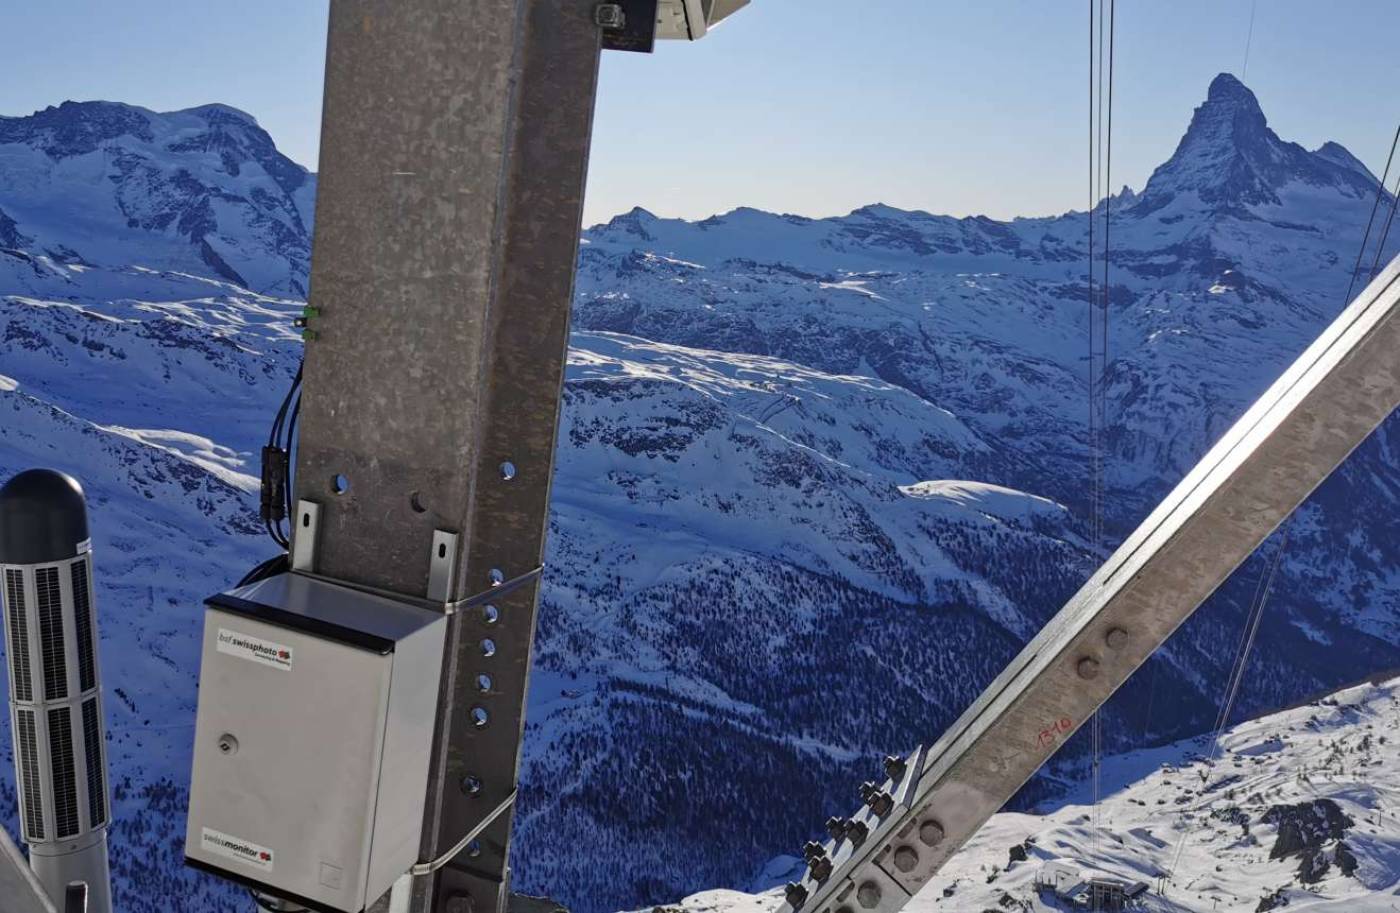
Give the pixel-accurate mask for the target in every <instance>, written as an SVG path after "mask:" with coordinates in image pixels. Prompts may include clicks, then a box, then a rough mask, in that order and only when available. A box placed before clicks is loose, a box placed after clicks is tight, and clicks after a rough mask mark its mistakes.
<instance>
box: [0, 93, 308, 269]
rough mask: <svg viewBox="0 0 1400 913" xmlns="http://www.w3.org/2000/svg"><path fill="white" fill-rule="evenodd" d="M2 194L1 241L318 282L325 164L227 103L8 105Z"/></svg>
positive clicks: (61, 252)
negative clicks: (158, 107)
mask: <svg viewBox="0 0 1400 913" xmlns="http://www.w3.org/2000/svg"><path fill="white" fill-rule="evenodd" d="M0 201H3V204H0V247H7V248H11V249H21V250H27V251H29V252H31V253H34V254H43V255H46V256H47V257H49V258H51V259H52V260H54V261H56V262H59V263H66V264H71V265H78V266H81V265H84V264H89V263H102V264H108V265H113V264H120V265H140V266H144V267H147V268H151V269H172V270H182V271H187V272H192V273H196V274H199V275H205V276H210V277H213V278H217V279H223V280H226V281H228V282H233V283H236V284H237V285H240V286H243V287H244V288H248V289H252V290H255V291H258V292H262V293H267V294H274V295H275V294H282V295H305V294H306V274H307V272H308V270H309V268H310V263H311V224H312V209H313V207H314V205H315V201H316V179H315V176H313V175H311V174H309V173H308V172H307V171H306V169H305V168H302V167H301V166H300V165H297V164H296V163H295V162H293V161H291V160H290V159H288V158H287V157H286V156H284V155H282V154H281V153H280V152H278V151H277V148H276V147H275V146H274V145H273V143H272V138H271V137H269V136H268V135H267V133H266V132H265V131H264V130H262V129H261V128H260V127H259V126H258V124H257V122H256V121H255V120H253V118H251V117H249V116H248V115H246V114H244V113H243V112H241V111H237V110H235V109H233V108H229V107H227V106H224V105H205V106H203V107H199V108H191V109H190V110H188V111H176V112H173V113H169V114H157V113H155V112H152V111H147V110H146V109H144V108H137V107H133V106H131V105H121V104H113V103H110V102H87V103H78V102H71V101H70V102H64V103H63V104H61V105H59V106H58V107H56V108H46V109H44V110H43V111H39V112H38V113H36V114H34V115H32V116H30V117H0ZM8 285H9V284H8V283H7V286H8ZM12 290H13V289H12V288H8V287H7V291H12Z"/></svg>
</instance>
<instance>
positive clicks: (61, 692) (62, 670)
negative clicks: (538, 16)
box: [34, 567, 68, 701]
mask: <svg viewBox="0 0 1400 913" xmlns="http://www.w3.org/2000/svg"><path fill="white" fill-rule="evenodd" d="M34 581H35V587H34V591H35V593H36V594H37V595H38V599H39V649H40V653H41V655H42V658H43V664H44V669H43V672H44V698H45V699H46V700H50V701H52V700H57V699H60V698H65V697H67V696H68V658H67V654H66V653H65V651H64V649H63V597H62V595H61V591H60V590H59V587H58V568H56V567H41V568H39V570H38V572H37V573H36V574H35V576H34Z"/></svg>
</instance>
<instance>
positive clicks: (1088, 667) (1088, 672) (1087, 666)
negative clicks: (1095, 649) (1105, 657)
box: [1075, 656, 1099, 680]
mask: <svg viewBox="0 0 1400 913" xmlns="http://www.w3.org/2000/svg"><path fill="white" fill-rule="evenodd" d="M1075 668H1076V671H1078V672H1079V677H1080V678H1082V679H1086V680H1088V679H1095V678H1098V677H1099V661H1098V660H1096V659H1094V658H1093V657H1092V656H1086V657H1084V658H1083V659H1081V660H1080V661H1079V665H1078V666H1076V667H1075Z"/></svg>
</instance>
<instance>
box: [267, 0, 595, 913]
mask: <svg viewBox="0 0 1400 913" xmlns="http://www.w3.org/2000/svg"><path fill="white" fill-rule="evenodd" d="M593 7H594V3H593V2H592V0H529V2H527V0H499V2H487V0H393V2H390V0H335V2H334V3H333V4H332V6H331V14H330V31H329V42H328V48H327V64H326V94H325V111H324V121H323V127H322V142H321V149H322V153H321V167H320V189H319V196H318V199H317V213H316V216H317V218H316V236H315V248H314V254H313V260H312V273H311V305H312V308H313V310H312V311H310V313H311V314H313V315H314V316H313V317H312V319H311V322H310V328H309V329H310V334H309V341H308V345H307V351H306V369H305V388H304V389H305V392H304V398H303V406H302V417H301V423H302V424H301V434H300V444H299V453H298V458H297V474H296V496H297V498H298V499H306V500H310V501H314V502H318V503H319V504H320V505H321V509H320V516H319V519H318V523H317V524H316V526H315V527H313V528H316V529H318V530H319V532H318V541H317V542H316V548H315V553H316V567H315V570H316V572H317V573H319V574H321V575H324V576H328V577H332V578H336V579H339V580H343V581H347V582H350V583H353V584H357V585H361V586H370V587H375V588H379V589H383V590H390V591H393V592H396V593H401V594H404V595H407V596H420V597H421V596H423V595H424V594H425V593H427V592H428V589H429V587H428V580H429V575H430V572H433V573H438V572H440V571H441V568H442V567H443V566H447V567H451V568H453V569H454V570H453V573H452V574H451V579H450V580H443V578H441V577H439V578H438V580H439V582H440V583H446V589H445V597H446V598H447V599H449V600H461V599H464V598H466V597H468V596H470V595H472V594H474V593H478V592H481V591H484V590H488V589H490V588H491V586H492V584H493V582H495V581H496V580H499V579H502V578H505V579H510V578H514V577H517V576H519V575H521V574H524V573H528V572H529V571H531V570H532V569H534V568H536V567H537V566H538V565H539V564H540V561H541V556H542V554H543V548H544V532H545V525H546V519H547V511H548V504H549V490H550V480H551V475H552V468H553V457H554V442H555V431H556V425H557V419H558V412H559V401H560V389H561V383H562V377H563V370H564V361H565V358H564V356H565V352H566V346H567V335H568V323H569V304H570V301H571V298H572V290H573V279H574V268H575V263H576V260H577V253H578V238H579V232H580V223H581V220H582V205H583V188H584V178H585V173H586V169H587V159H588V149H589V143H590V138H591V132H592V118H593V104H594V97H595V93H596V88H597V73H598V62H599V54H600V50H599V43H600V33H599V30H598V28H597V27H596V26H595V25H594V22H593ZM347 486H348V487H347ZM342 489H343V490H342ZM297 519H300V518H299V517H298V518H297ZM296 525H297V528H298V529H300V528H301V525H300V523H297V524H296ZM439 531H445V532H446V533H449V534H455V535H449V536H447V537H446V538H442V537H441V536H440V534H439ZM435 535H438V536H439V538H438V540H437V541H435ZM295 545H296V543H294V551H295ZM439 546H441V547H442V548H443V552H442V553H441V555H439V557H440V558H441V557H442V556H446V559H447V560H446V563H445V564H444V562H442V561H437V562H435V561H434V558H433V556H432V555H431V554H430V553H431V552H432V551H435V550H436V549H437V548H438V547H439ZM448 550H450V551H451V552H452V554H450V555H449V554H447V551H448ZM454 558H455V561H454V560H453V559H454ZM537 587H538V578H534V579H531V580H530V581H529V582H528V583H527V584H526V585H524V586H520V587H518V588H515V589H512V590H510V591H509V592H506V593H504V594H503V596H502V598H500V599H499V600H496V601H494V602H493V603H492V605H491V607H490V611H487V609H486V607H480V606H477V607H473V608H471V609H464V610H462V611H461V612H459V613H457V614H456V615H454V616H453V617H452V619H451V627H450V631H449V634H448V642H449V646H448V648H447V662H446V663H445V664H444V670H445V671H444V679H443V694H442V699H441V702H440V705H439V707H438V709H437V714H438V722H437V735H436V738H435V749H434V757H433V765H432V774H431V777H430V782H429V784H428V809H427V814H426V821H425V828H424V835H423V846H422V853H421V856H420V858H422V859H424V860H431V859H435V858H437V857H438V856H439V855H441V854H442V853H444V852H445V851H447V850H449V849H451V848H452V846H453V845H454V844H455V843H456V842H457V841H458V839H459V838H460V837H462V836H463V835H464V834H466V833H467V832H468V831H469V830H470V829H471V828H472V827H473V826H474V825H475V824H477V823H478V822H479V821H481V820H482V818H483V816H484V815H486V813H487V812H489V811H490V810H491V809H493V808H495V807H497V806H498V805H499V804H500V803H501V802H502V800H504V799H505V798H507V797H508V796H509V795H510V794H511V792H512V790H513V789H514V787H515V781H516V773H517V768H518V764H519V751H520V737H521V733H522V729H523V723H524V707H525V694H526V682H527V675H528V670H529V662H530V646H531V639H532V637H533V634H534V629H535V606H536V601H537V597H538V589H537ZM483 676H484V677H483ZM510 828H511V816H510V814H509V813H507V814H504V815H502V816H501V817H500V818H498V819H497V820H496V821H495V822H493V823H492V825H491V826H490V827H489V828H488V829H487V830H486V831H485V832H484V833H483V834H482V835H481V838H480V840H479V846H473V847H472V848H471V849H469V850H468V851H466V852H463V853H461V854H460V855H459V856H458V858H457V859H454V860H453V861H452V862H450V863H449V864H448V865H446V866H445V867H444V868H442V869H440V870H439V871H437V872H436V874H434V875H431V876H423V877H420V878H418V879H416V881H415V886H414V890H413V900H412V905H411V906H412V909H413V910H415V911H429V910H433V911H443V910H451V911H453V913H458V911H463V910H467V909H472V910H475V911H476V913H495V911H499V910H501V909H502V908H503V906H504V896H505V893H506V888H507V887H508V882H509V868H508V864H509V838H510ZM473 853H475V855H473Z"/></svg>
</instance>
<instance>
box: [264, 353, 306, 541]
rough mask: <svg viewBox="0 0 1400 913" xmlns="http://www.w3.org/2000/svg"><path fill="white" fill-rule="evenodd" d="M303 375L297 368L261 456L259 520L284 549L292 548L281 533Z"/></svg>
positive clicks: (287, 511)
mask: <svg viewBox="0 0 1400 913" xmlns="http://www.w3.org/2000/svg"><path fill="white" fill-rule="evenodd" d="M302 371H303V366H302V365H298V366H297V373H296V375H295V376H294V377H293V378H292V383H291V386H290V387H288V389H287V395H286V396H284V397H283V398H282V405H281V406H280V407H278V409H277V416H276V418H274V419H273V422H272V428H271V430H270V431H269V432H268V436H267V445H266V446H264V447H263V452H262V484H261V486H260V502H259V508H258V510H259V516H260V517H261V518H262V521H263V526H264V527H266V529H267V534H268V536H269V537H271V539H272V541H273V542H276V543H277V544H278V545H280V546H281V547H282V548H289V547H290V539H289V537H288V535H287V534H286V533H284V532H283V531H282V521H283V520H285V519H286V518H287V517H288V516H290V515H291V512H292V509H291V508H292V488H291V450H292V441H293V439H294V438H295V437H296V424H297V417H298V415H299V414H300V411H301V395H300V393H301V381H302Z"/></svg>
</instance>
